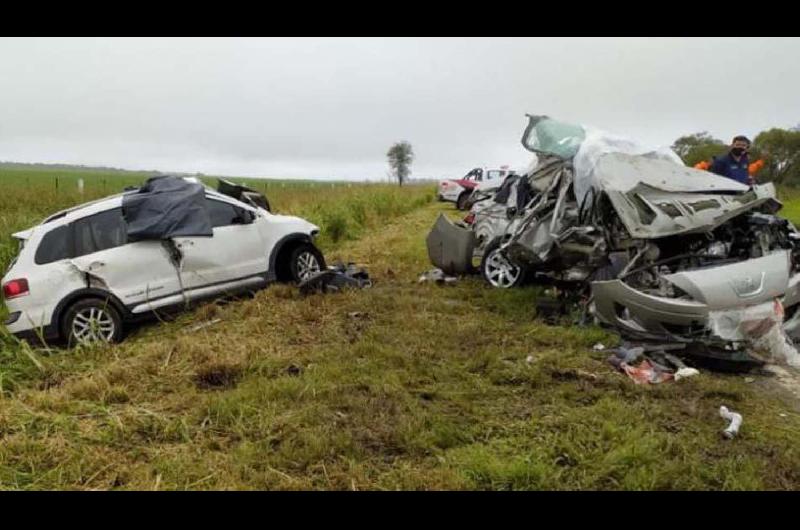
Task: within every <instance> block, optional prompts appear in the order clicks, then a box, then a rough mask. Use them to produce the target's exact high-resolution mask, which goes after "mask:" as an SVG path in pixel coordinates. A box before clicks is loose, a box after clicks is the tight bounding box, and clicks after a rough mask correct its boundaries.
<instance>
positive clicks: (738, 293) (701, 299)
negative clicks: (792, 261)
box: [592, 252, 800, 344]
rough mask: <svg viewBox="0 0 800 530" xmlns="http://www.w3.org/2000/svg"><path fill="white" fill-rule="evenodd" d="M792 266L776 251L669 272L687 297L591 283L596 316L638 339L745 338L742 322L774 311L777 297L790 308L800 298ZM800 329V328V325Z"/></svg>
mask: <svg viewBox="0 0 800 530" xmlns="http://www.w3.org/2000/svg"><path fill="white" fill-rule="evenodd" d="M789 267H790V265H789V261H788V256H787V255H785V254H784V253H783V252H778V253H774V254H770V255H768V256H764V257H762V258H756V259H752V260H747V261H745V262H740V263H735V264H732V265H722V266H718V267H711V268H707V269H700V270H696V271H688V272H686V273H676V274H673V275H669V276H666V278H668V279H669V280H670V281H671V282H673V283H674V284H675V285H679V286H680V287H681V288H682V289H683V290H684V291H686V292H687V293H688V294H689V295H690V296H689V299H686V298H681V299H678V298H668V297H662V296H655V295H652V294H647V293H643V292H641V291H639V290H637V289H635V288H633V287H631V286H629V285H627V284H626V283H625V282H623V281H622V280H608V281H598V282H593V283H592V295H593V299H594V309H595V314H596V316H597V317H598V319H599V320H600V321H601V322H602V323H603V324H605V325H608V326H611V327H613V328H616V329H617V330H618V331H619V332H620V334H622V335H624V336H627V337H630V338H634V339H640V340H659V341H672V342H684V343H689V342H696V341H698V340H701V341H705V342H708V343H717V344H730V343H735V342H737V341H742V340H744V337H743V336H742V335H741V334H739V333H737V332H736V331H735V329H736V327H737V326H738V324H739V322H740V321H743V320H744V319H747V318H756V316H759V318H760V316H762V315H769V314H771V312H772V310H771V307H772V306H771V304H773V302H774V300H776V299H778V300H780V301H781V303H782V304H783V306H784V307H786V308H791V307H792V306H795V305H797V304H798V303H799V302H800V274H795V275H794V276H791V277H790V276H789ZM743 286H744V287H747V289H745V288H744V287H743ZM796 321H798V319H797V318H794V319H789V320H788V321H787V322H786V324H787V326H785V329H786V330H787V332H789V333H790V335H791V334H792V333H793V332H794V329H795V328H794V327H792V328H791V329H790V326H788V324H792V323H798V322H796ZM721 322H725V323H726V325H725V326H721V325H720V323H721ZM797 329H798V331H800V325H798V326H797Z"/></svg>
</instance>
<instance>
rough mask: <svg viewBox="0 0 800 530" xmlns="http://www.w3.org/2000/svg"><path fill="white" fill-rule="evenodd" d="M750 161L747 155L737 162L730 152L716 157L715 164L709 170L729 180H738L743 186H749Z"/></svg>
mask: <svg viewBox="0 0 800 530" xmlns="http://www.w3.org/2000/svg"><path fill="white" fill-rule="evenodd" d="M749 164H750V160H749V159H748V158H747V155H744V156H742V158H740V159H739V161H738V162H737V161H736V160H735V159H734V158H733V156H732V155H731V154H730V152H728V153H725V154H724V155H720V156H717V157H714V162H713V163H712V164H711V167H710V168H708V170H709V171H711V172H712V173H716V174H717V175H722V176H723V177H728V178H729V179H733V180H737V181H739V182H741V183H742V184H749V181H750V173H748V171H747V166H748V165H749Z"/></svg>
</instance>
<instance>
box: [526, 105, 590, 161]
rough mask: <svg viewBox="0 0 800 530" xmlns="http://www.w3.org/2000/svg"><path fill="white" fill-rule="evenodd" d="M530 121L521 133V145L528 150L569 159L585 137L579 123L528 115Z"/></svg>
mask: <svg viewBox="0 0 800 530" xmlns="http://www.w3.org/2000/svg"><path fill="white" fill-rule="evenodd" d="M528 117H529V118H530V121H529V122H528V127H526V128H525V132H524V133H523V135H522V145H523V146H524V147H525V149H527V150H528V151H533V152H534V153H543V154H547V155H554V156H557V157H559V158H564V159H569V158H572V157H574V156H575V154H576V153H577V152H578V149H579V148H580V146H581V143H582V142H583V140H584V139H585V138H586V131H584V129H583V127H581V126H579V125H572V124H570V123H564V122H560V121H556V120H554V119H551V118H549V117H547V116H531V115H528Z"/></svg>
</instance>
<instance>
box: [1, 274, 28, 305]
mask: <svg viewBox="0 0 800 530" xmlns="http://www.w3.org/2000/svg"><path fill="white" fill-rule="evenodd" d="M29 292H30V291H29V290H28V280H26V279H25V278H20V279H18V280H11V281H10V282H8V283H7V284H5V285H3V296H4V297H5V298H6V300H11V299H12V298H17V297H19V296H25V295H26V294H28V293H29Z"/></svg>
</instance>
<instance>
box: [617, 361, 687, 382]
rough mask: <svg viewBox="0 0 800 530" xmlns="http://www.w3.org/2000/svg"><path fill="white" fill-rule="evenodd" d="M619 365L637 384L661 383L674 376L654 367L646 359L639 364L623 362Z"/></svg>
mask: <svg viewBox="0 0 800 530" xmlns="http://www.w3.org/2000/svg"><path fill="white" fill-rule="evenodd" d="M621 367H622V370H623V371H624V372H625V373H626V374H627V375H628V377H630V378H631V379H632V380H633V382H634V383H636V384H637V385H641V384H646V383H650V384H652V385H655V384H658V383H663V382H664V381H669V380H671V379H674V377H675V376H674V375H673V374H672V373H671V372H667V371H664V370H660V369H658V368H656V366H654V365H653V364H652V363H651V362H650V361H648V360H647V359H645V360H643V361H642V362H641V363H640V364H639V366H631V365H629V364H627V363H624V362H623V363H622V364H621Z"/></svg>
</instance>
